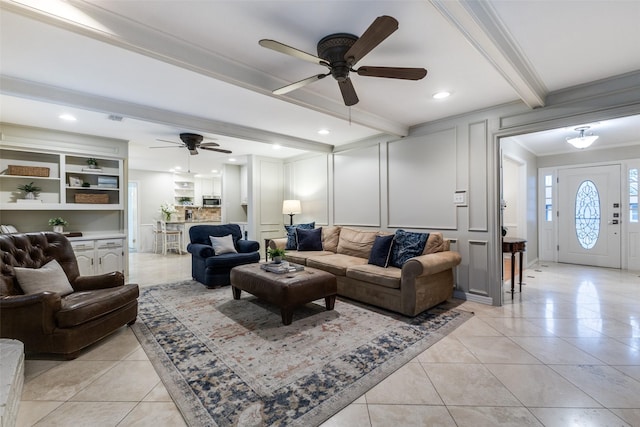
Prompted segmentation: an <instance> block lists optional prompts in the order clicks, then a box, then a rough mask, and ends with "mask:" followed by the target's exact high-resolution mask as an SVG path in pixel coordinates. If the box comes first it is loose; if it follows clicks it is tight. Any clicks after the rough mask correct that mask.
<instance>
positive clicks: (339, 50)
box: [258, 15, 427, 106]
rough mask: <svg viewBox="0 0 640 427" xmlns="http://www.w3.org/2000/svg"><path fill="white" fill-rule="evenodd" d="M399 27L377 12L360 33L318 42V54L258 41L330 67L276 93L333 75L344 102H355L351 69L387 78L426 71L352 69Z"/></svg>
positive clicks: (409, 76) (416, 76) (411, 77)
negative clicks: (359, 35)
mask: <svg viewBox="0 0 640 427" xmlns="http://www.w3.org/2000/svg"><path fill="white" fill-rule="evenodd" d="M397 29H398V21H397V20H396V19H395V18H393V17H391V16H386V15H384V16H379V17H377V18H376V19H375V20H374V21H373V23H372V24H371V25H370V26H369V28H367V30H366V31H365V32H364V34H362V36H361V37H359V38H358V37H357V36H354V35H353V34H348V33H337V34H330V35H328V36H326V37H323V38H322V39H321V40H320V41H319V42H318V56H315V55H312V54H310V53H307V52H304V51H301V50H299V49H296V48H294V47H291V46H287V45H285V44H283V43H280V42H277V41H275V40H269V39H262V40H260V41H259V42H258V43H259V44H260V46H262V47H266V48H268V49H272V50H275V51H277V52H280V53H284V54H286V55H291V56H294V57H296V58H299V59H302V60H305V61H309V62H313V63H315V64H320V65H322V66H325V67H327V68H328V69H329V72H328V73H327V74H317V75H315V76H311V77H308V78H306V79H304V80H300V81H298V82H296V83H292V84H290V85H287V86H284V87H281V88H279V89H276V90H274V91H273V93H274V94H275V95H283V94H285V93H288V92H291V91H292V90H295V89H299V88H301V87H303V86H306V85H308V84H310V83H313V82H315V81H318V80H321V79H324V78H325V77H327V76H328V75H330V74H331V75H332V76H333V77H334V78H335V79H336V80H337V81H338V86H339V87H340V92H341V93H342V99H344V104H345V105H347V106H351V105H355V104H357V103H358V95H356V91H355V89H354V87H353V84H352V83H351V79H350V78H349V73H350V72H351V71H353V72H354V73H357V74H358V75H360V76H369V77H386V78H390V79H404V80H420V79H422V78H423V77H424V76H426V75H427V70H425V69H424V68H400V67H368V66H361V67H360V68H358V69H354V68H353V67H354V66H355V64H356V63H357V62H358V61H359V60H361V59H362V58H363V57H364V56H365V55H366V54H368V53H369V52H371V50H373V48H375V47H376V46H378V45H379V44H380V43H382V41H384V40H385V39H386V38H387V37H389V36H390V35H391V34H392V33H393V32H394V31H396V30H397Z"/></svg>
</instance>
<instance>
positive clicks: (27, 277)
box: [14, 259, 73, 296]
mask: <svg viewBox="0 0 640 427" xmlns="http://www.w3.org/2000/svg"><path fill="white" fill-rule="evenodd" d="M14 269H15V272H16V278H17V279H18V284H19V285H20V287H21V288H22V291H23V292H24V293H25V294H37V293H40V292H45V291H49V292H55V293H57V294H60V295H62V296H64V295H69V294H70V293H72V292H73V288H72V287H71V283H69V279H68V278H67V275H66V274H65V272H64V270H63V269H62V266H61V265H60V264H59V263H58V261H56V260H55V259H54V260H51V261H49V262H48V263H46V264H45V265H43V266H42V267H40V268H24V267H14Z"/></svg>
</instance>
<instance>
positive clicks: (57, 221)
mask: <svg viewBox="0 0 640 427" xmlns="http://www.w3.org/2000/svg"><path fill="white" fill-rule="evenodd" d="M68 224H69V223H68V222H67V221H65V220H64V219H62V218H60V217H56V218H50V219H49V225H53V231H55V232H56V233H62V232H63V231H64V226H65V225H68Z"/></svg>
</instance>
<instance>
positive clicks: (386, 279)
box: [347, 264, 402, 289]
mask: <svg viewBox="0 0 640 427" xmlns="http://www.w3.org/2000/svg"><path fill="white" fill-rule="evenodd" d="M401 275H402V270H401V269H399V268H396V267H389V268H384V267H379V266H377V265H372V264H364V265H354V266H352V267H349V268H348V269H347V277H350V278H352V279H355V280H360V281H362V282H367V283H373V284H375V285H378V286H384V287H385V288H391V289H400V277H401Z"/></svg>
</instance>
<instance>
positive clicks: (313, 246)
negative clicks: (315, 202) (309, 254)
mask: <svg viewBox="0 0 640 427" xmlns="http://www.w3.org/2000/svg"><path fill="white" fill-rule="evenodd" d="M296 238H297V239H298V250H299V251H321V250H322V227H320V228H314V229H313V230H305V229H304V228H296Z"/></svg>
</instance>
